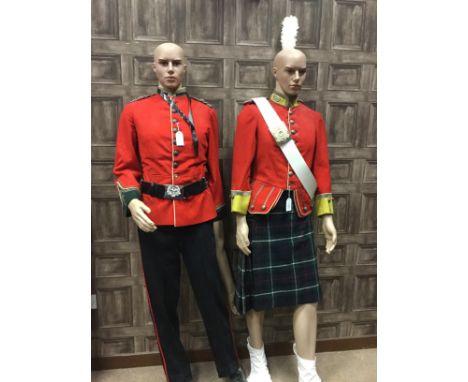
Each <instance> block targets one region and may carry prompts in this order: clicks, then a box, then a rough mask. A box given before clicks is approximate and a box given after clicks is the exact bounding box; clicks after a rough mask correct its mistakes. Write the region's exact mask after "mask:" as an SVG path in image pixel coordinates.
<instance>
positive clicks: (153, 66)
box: [151, 62, 156, 74]
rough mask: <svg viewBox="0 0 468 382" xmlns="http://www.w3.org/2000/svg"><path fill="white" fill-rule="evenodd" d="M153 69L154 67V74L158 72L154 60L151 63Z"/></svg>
mask: <svg viewBox="0 0 468 382" xmlns="http://www.w3.org/2000/svg"><path fill="white" fill-rule="evenodd" d="M151 69H153V72H154V74H156V64H155V63H154V62H153V63H152V64H151Z"/></svg>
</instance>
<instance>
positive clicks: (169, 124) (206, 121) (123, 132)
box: [114, 89, 224, 226]
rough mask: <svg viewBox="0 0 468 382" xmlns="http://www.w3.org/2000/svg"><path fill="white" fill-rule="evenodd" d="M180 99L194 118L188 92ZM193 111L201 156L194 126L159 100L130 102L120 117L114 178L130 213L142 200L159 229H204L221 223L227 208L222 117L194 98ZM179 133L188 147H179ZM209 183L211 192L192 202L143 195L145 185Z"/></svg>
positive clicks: (156, 97)
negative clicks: (220, 139) (220, 142)
mask: <svg viewBox="0 0 468 382" xmlns="http://www.w3.org/2000/svg"><path fill="white" fill-rule="evenodd" d="M174 97H175V103H176V105H177V106H178V108H179V109H180V110H181V111H182V112H183V113H184V114H185V115H186V116H188V115H189V102H188V97H187V93H186V92H185V90H184V89H179V90H178V91H177V92H176V95H175V96H174ZM191 111H192V115H193V122H194V125H195V130H196V134H197V137H198V156H195V152H194V147H193V143H192V134H191V130H190V126H189V125H188V124H187V123H186V122H185V121H184V120H183V118H182V117H181V116H180V115H179V114H178V113H176V112H175V111H173V109H172V107H170V106H169V104H168V103H167V102H166V101H165V100H164V99H163V98H162V97H161V96H160V95H159V94H154V95H151V96H148V97H144V98H140V99H138V100H135V101H133V102H130V103H129V104H127V105H126V106H125V108H124V109H123V111H122V114H121V116H120V122H119V128H118V133H117V143H116V155H115V164H114V175H115V181H116V184H117V186H118V189H119V193H120V197H121V200H122V203H123V205H124V207H126V206H127V205H128V203H129V202H130V200H132V199H133V198H135V197H138V198H141V199H142V200H143V202H144V203H145V204H146V205H147V206H148V207H149V208H150V209H151V212H150V213H149V214H148V216H149V218H150V219H151V220H152V221H153V222H154V223H155V224H156V225H157V226H158V225H169V226H187V225H193V224H198V223H202V222H205V221H208V220H211V219H214V218H216V217H217V213H220V212H221V210H222V208H223V206H224V198H223V188H222V182H221V175H220V172H219V164H218V122H217V121H218V120H217V116H216V111H215V110H214V109H213V108H212V107H210V106H209V105H207V104H206V103H204V102H201V101H200V100H197V99H194V98H193V97H191ZM177 129H180V131H182V133H183V135H184V145H183V146H177V145H176V140H175V134H176V132H177ZM203 177H205V178H206V179H207V181H208V188H207V189H206V190H205V191H203V192H202V193H200V194H198V195H193V196H190V197H188V198H187V199H182V200H170V199H160V198H156V197H153V196H151V195H149V194H146V193H143V194H141V192H140V181H146V182H152V183H157V184H174V185H185V184H190V183H193V182H196V181H199V180H200V179H202V178H203ZM127 213H128V211H127Z"/></svg>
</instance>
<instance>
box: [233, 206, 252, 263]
mask: <svg viewBox="0 0 468 382" xmlns="http://www.w3.org/2000/svg"><path fill="white" fill-rule="evenodd" d="M236 226H237V228H236V243H237V246H238V247H239V249H240V250H241V251H242V252H243V253H244V255H246V256H249V255H250V253H251V252H250V249H249V245H250V241H249V226H248V225H247V219H246V217H245V215H240V214H237V215H236Z"/></svg>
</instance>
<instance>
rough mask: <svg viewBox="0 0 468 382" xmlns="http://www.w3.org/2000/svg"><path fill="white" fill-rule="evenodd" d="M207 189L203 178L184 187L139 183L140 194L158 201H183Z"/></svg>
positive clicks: (180, 185)
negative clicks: (147, 195)
mask: <svg viewBox="0 0 468 382" xmlns="http://www.w3.org/2000/svg"><path fill="white" fill-rule="evenodd" d="M207 187H208V182H207V181H206V179H205V178H202V179H201V180H199V181H198V182H194V183H189V184H185V185H182V184H156V183H150V182H144V181H143V182H141V192H143V193H145V194H149V195H151V196H154V197H156V198H160V199H185V198H187V197H189V196H193V195H197V194H200V193H202V192H203V191H205V190H206V188H207Z"/></svg>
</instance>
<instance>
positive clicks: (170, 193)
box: [164, 184, 182, 199]
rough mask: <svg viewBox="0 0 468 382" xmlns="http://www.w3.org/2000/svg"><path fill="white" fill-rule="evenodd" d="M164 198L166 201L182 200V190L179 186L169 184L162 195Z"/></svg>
mask: <svg viewBox="0 0 468 382" xmlns="http://www.w3.org/2000/svg"><path fill="white" fill-rule="evenodd" d="M164 197H165V198H167V199H181V198H182V190H181V188H180V186H178V185H176V184H169V185H168V186H167V187H166V192H165V193H164Z"/></svg>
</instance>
